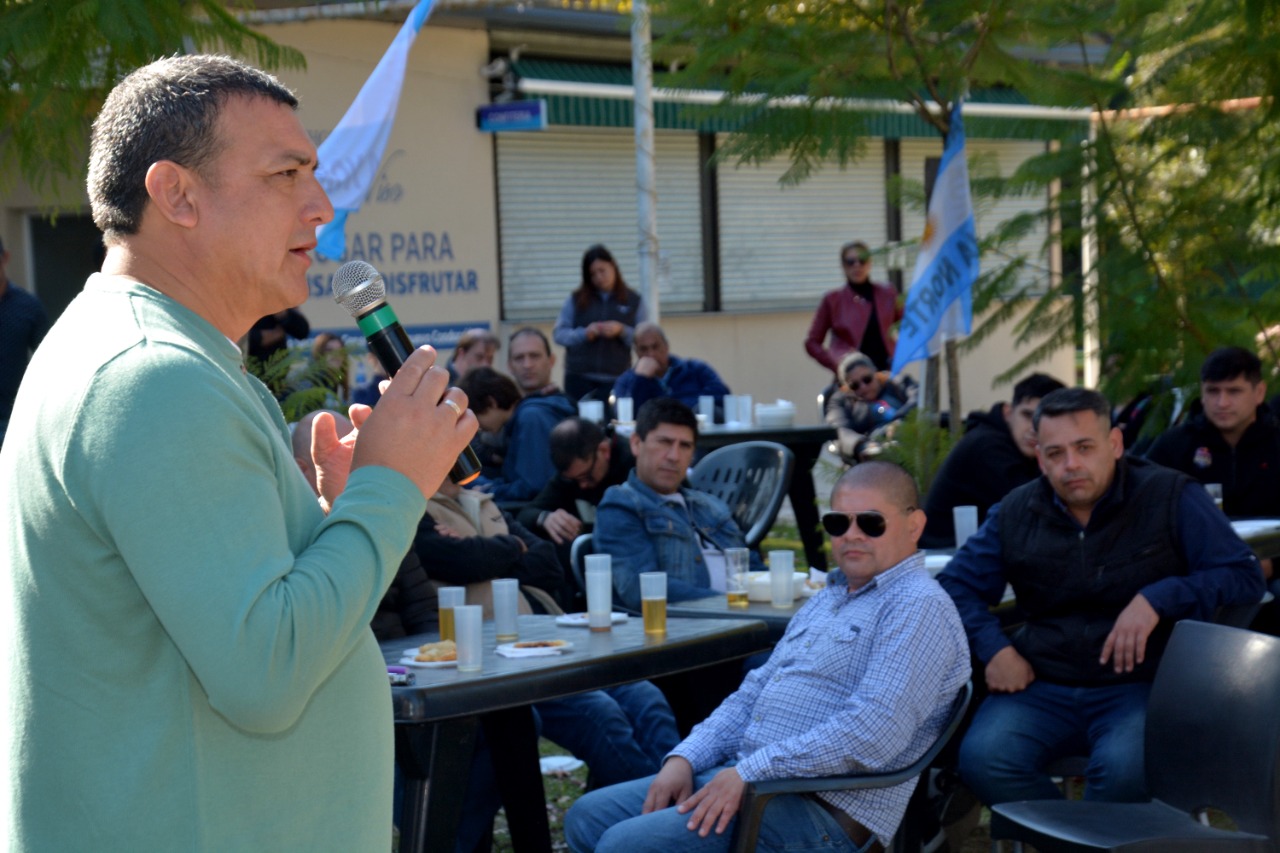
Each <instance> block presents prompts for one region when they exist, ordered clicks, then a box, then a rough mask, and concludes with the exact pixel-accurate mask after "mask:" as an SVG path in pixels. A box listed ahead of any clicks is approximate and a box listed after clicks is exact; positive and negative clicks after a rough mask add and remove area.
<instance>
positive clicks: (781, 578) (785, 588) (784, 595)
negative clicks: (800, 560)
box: [769, 551, 796, 607]
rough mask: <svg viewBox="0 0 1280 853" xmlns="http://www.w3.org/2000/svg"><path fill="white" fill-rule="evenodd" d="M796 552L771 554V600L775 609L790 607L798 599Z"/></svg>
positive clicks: (774, 552)
mask: <svg viewBox="0 0 1280 853" xmlns="http://www.w3.org/2000/svg"><path fill="white" fill-rule="evenodd" d="M795 573H796V555H795V552H794V551H770V552H769V600H770V602H771V603H772V604H773V606H774V607H790V606H791V604H792V602H793V601H795V598H796V581H795Z"/></svg>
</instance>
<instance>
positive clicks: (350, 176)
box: [316, 0, 434, 260]
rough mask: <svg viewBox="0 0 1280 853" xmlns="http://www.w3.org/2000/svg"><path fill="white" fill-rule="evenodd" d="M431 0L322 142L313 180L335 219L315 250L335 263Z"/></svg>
mask: <svg viewBox="0 0 1280 853" xmlns="http://www.w3.org/2000/svg"><path fill="white" fill-rule="evenodd" d="M433 5H434V0H422V2H420V3H419V4H418V5H417V6H414V7H413V11H412V12H410V13H409V18H408V20H406V21H405V22H404V26H403V27H401V28H400V32H399V33H398V34H397V35H396V39H395V41H393V42H392V43H391V47H389V48H387V52H386V53H385V54H384V55H383V57H382V60H381V61H380V62H379V63H378V67H377V68H374V69H373V73H372V74H370V75H369V79H368V80H366V81H365V83H364V86H362V87H361V88H360V93H359V94H357V95H356V99H355V100H354V101H352V102H351V106H350V107H349V108H348V109H347V113H346V115H344V116H343V117H342V121H340V122H338V126H337V127H335V128H334V129H333V133H331V134H329V136H328V138H327V139H325V141H324V142H322V143H320V149H319V153H320V169H319V171H317V172H316V179H317V180H319V181H320V186H322V187H324V190H325V192H327V193H328V194H329V200H330V201H331V202H333V208H334V212H333V221H332V222H329V223H328V224H325V225H321V226H320V227H319V228H317V229H316V240H317V241H318V243H319V245H317V246H316V251H317V252H318V253H319V254H321V255H323V256H324V257H326V258H329V259H331V260H336V259H338V258H341V257H342V256H343V254H345V253H346V251H347V235H346V224H347V217H348V216H349V215H351V214H352V213H355V212H356V211H357V210H359V209H360V205H361V204H363V203H364V200H365V198H366V197H367V196H368V194H369V188H370V187H371V186H372V185H373V180H374V178H375V177H376V176H377V174H378V166H379V165H381V163H382V154H383V152H385V151H386V150H387V140H388V139H390V138H391V127H392V125H394V124H395V121H396V107H398V106H399V104H400V88H401V86H402V85H403V84H404V70H405V66H406V65H407V64H408V61H409V48H411V47H413V40H414V39H415V38H416V37H417V35H418V30H420V29H422V25H423V24H424V23H426V21H427V15H429V14H430V13H431V7H432V6H433Z"/></svg>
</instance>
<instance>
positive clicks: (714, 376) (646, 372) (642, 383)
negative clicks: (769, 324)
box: [613, 323, 729, 412]
mask: <svg viewBox="0 0 1280 853" xmlns="http://www.w3.org/2000/svg"><path fill="white" fill-rule="evenodd" d="M633 342H634V346H635V349H636V363H635V366H633V367H632V368H631V369H629V370H628V371H627V372H626V373H624V374H622V375H621V376H619V377H618V381H617V382H615V383H614V384H613V396H614V397H630V398H631V400H632V404H633V406H634V408H635V410H639V408H640V407H641V406H643V405H644V404H645V403H647V402H649V401H650V400H652V399H653V398H654V397H672V398H674V399H676V400H679V401H680V402H681V403H684V404H685V405H686V406H688V407H689V408H691V409H696V408H697V407H698V398H699V397H714V398H715V401H716V402H715V408H716V411H717V412H723V410H724V395H725V394H728V393H729V386H728V385H725V384H724V380H723V379H721V378H720V374H718V373H716V370H715V368H714V367H712V366H711V365H709V364H707V363H706V362H705V361H700V360H699V359H696V358H680V356H678V355H672V354H671V347H670V345H669V344H668V343H667V333H666V332H664V331H662V327H661V326H659V325H658V324H657V323H641V324H640V325H639V326H636V333H635V337H634V339H633Z"/></svg>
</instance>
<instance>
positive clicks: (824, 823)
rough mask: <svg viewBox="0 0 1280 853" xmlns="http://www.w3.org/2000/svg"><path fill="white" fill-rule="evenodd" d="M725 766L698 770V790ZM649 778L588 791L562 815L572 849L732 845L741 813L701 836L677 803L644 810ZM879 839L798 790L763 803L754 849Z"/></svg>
mask: <svg viewBox="0 0 1280 853" xmlns="http://www.w3.org/2000/svg"><path fill="white" fill-rule="evenodd" d="M723 769H724V768H723V767H716V768H713V769H711V770H708V771H706V772H705V773H699V774H697V776H695V777H694V780H693V787H694V790H695V791H696V790H698V789H700V788H701V787H702V786H703V785H705V784H707V783H708V782H710V781H711V777H712V776H715V775H716V774H717V773H719V772H720V771H721V770H723ZM651 782H653V777H652V776H650V777H648V778H646V779H637V780H635V781H634V782H627V783H625V784H622V785H614V786H613V787H610V788H601V789H600V790H598V791H591V792H588V793H587V794H584V795H583V796H582V797H581V798H580V799H579V800H578V801H577V802H576V803H574V804H573V807H572V808H570V809H569V813H568V814H566V815H565V817H564V833H565V839H566V840H567V841H568V842H569V849H570V850H573V851H575V853H591V851H596V853H613V851H616V853H650V851H651V853H672V851H697V853H704V851H705V853H711V851H728V850H729V849H730V842H731V840H732V839H733V829H734V827H735V826H736V825H737V818H734V820H733V822H732V823H730V824H729V826H728V827H727V828H726V829H725V831H724V834H723V835H716V833H715V832H714V831H712V832H710V833H708V834H707V836H706V837H705V838H702V837H700V836H699V835H698V833H697V832H691V831H689V829H688V827H687V824H688V822H689V815H687V814H680V813H679V812H677V811H676V809H675V806H669V807H667V808H665V809H662V810H661V811H656V812H651V813H649V814H640V810H641V808H642V807H643V806H644V797H645V794H646V793H647V792H648V790H649V784H650V783H651ZM875 841H876V839H874V838H871V839H868V840H867V843H866V845H864V847H862V848H859V847H856V846H854V843H853V842H852V841H850V840H849V837H848V836H847V835H845V834H844V830H842V829H841V828H840V825H839V824H838V823H836V821H835V818H833V817H832V816H831V815H829V814H827V811H826V810H825V809H823V808H822V807H821V806H819V805H818V804H817V803H815V802H814V801H813V800H811V799H809V798H808V797H804V796H801V795H799V794H780V795H779V796H776V797H774V798H773V799H772V800H770V801H769V805H768V807H767V808H766V809H765V813H764V820H763V821H762V822H761V825H760V840H759V844H758V845H757V846H756V849H757V850H762V851H768V850H775V851H783V850H786V851H791V850H796V851H799V850H805V851H840V853H862V851H863V850H865V849H866V848H867V847H870V846H871V845H872V844H874V843H875Z"/></svg>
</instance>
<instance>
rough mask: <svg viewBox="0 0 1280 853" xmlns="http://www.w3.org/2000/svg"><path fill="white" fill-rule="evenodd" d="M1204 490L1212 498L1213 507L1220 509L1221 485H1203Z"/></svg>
mask: <svg viewBox="0 0 1280 853" xmlns="http://www.w3.org/2000/svg"><path fill="white" fill-rule="evenodd" d="M1204 490H1205V491H1206V492H1208V493H1209V497H1211V498H1213V503H1214V506H1216V507H1217V508H1218V509H1222V484H1221V483H1205V484H1204Z"/></svg>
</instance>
